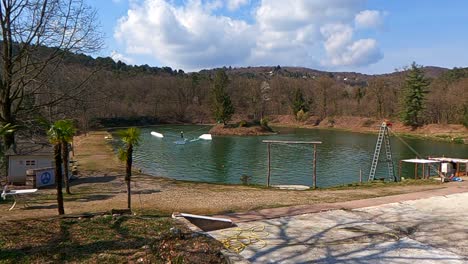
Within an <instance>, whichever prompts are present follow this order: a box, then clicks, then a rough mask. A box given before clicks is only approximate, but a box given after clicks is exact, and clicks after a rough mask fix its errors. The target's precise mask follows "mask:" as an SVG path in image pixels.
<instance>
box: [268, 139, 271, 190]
mask: <svg viewBox="0 0 468 264" xmlns="http://www.w3.org/2000/svg"><path fill="white" fill-rule="evenodd" d="M267 148H268V176H267V187H270V176H271V168H270V164H271V161H270V143H268V144H267Z"/></svg>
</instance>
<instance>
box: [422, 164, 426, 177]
mask: <svg viewBox="0 0 468 264" xmlns="http://www.w3.org/2000/svg"><path fill="white" fill-rule="evenodd" d="M422 179H426V164H424V163H423V164H422Z"/></svg>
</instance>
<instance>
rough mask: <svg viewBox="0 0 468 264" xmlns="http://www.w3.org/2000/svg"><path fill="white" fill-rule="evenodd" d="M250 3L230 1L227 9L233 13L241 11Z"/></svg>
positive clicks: (237, 0)
mask: <svg viewBox="0 0 468 264" xmlns="http://www.w3.org/2000/svg"><path fill="white" fill-rule="evenodd" d="M248 3H249V0H228V4H227V7H228V9H229V10H231V11H235V10H237V9H239V8H240V7H241V6H244V5H246V4H248Z"/></svg>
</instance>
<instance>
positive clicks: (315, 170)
mask: <svg viewBox="0 0 468 264" xmlns="http://www.w3.org/2000/svg"><path fill="white" fill-rule="evenodd" d="M312 177H313V183H312V184H313V185H312V188H314V189H315V188H317V145H315V144H314V174H313V176H312Z"/></svg>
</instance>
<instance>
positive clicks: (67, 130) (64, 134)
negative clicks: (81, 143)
mask: <svg viewBox="0 0 468 264" xmlns="http://www.w3.org/2000/svg"><path fill="white" fill-rule="evenodd" d="M74 133H75V128H74V127H73V122H72V121H71V120H58V121H56V122H55V123H53V124H52V125H51V126H50V128H49V130H48V131H47V135H48V136H49V141H50V142H51V143H52V144H54V161H55V186H56V188H57V204H58V213H59V215H62V214H64V213H65V209H64V207H63V193H62V181H63V175H62V160H63V163H64V164H65V166H64V167H65V176H66V179H65V183H66V185H67V193H70V190H69V187H68V142H70V141H71V139H72V138H73V135H74ZM62 157H63V159H62Z"/></svg>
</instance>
